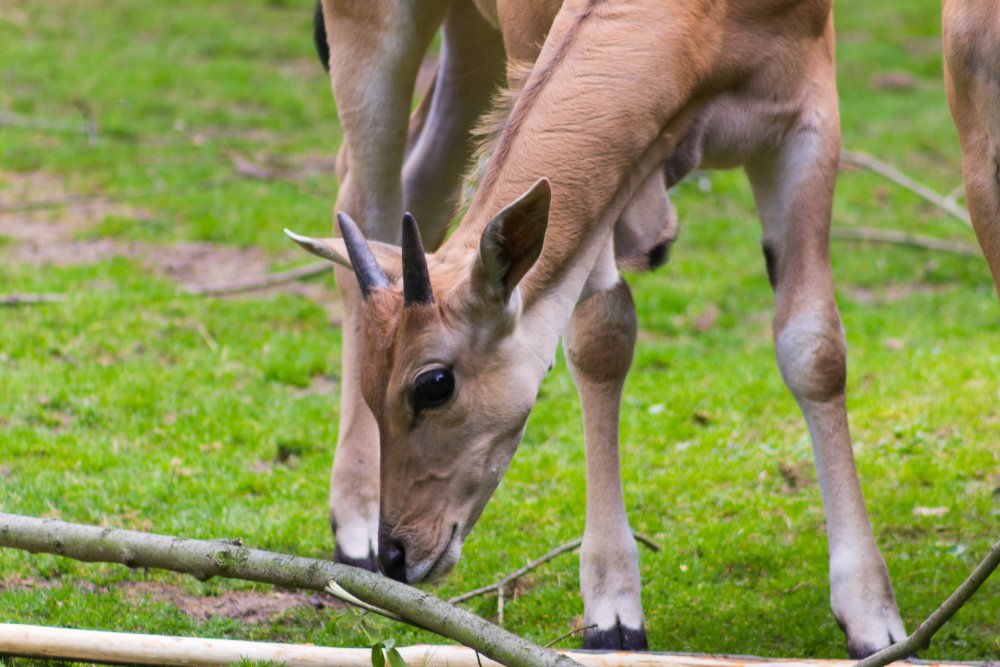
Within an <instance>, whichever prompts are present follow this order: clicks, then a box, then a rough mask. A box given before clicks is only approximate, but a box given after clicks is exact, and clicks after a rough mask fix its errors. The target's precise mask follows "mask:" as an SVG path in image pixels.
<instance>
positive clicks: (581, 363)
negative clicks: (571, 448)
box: [563, 250, 646, 650]
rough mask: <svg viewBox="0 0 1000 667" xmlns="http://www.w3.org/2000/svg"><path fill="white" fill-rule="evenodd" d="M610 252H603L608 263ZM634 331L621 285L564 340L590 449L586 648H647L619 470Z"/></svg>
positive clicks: (594, 297) (585, 310)
mask: <svg viewBox="0 0 1000 667" xmlns="http://www.w3.org/2000/svg"><path fill="white" fill-rule="evenodd" d="M610 254H611V253H610V250H609V251H607V252H605V253H603V255H604V256H605V257H606V258H608V259H609V258H610ZM609 261H611V262H613V259H609ZM613 275H614V277H615V278H616V279H617V274H616V273H615V274H613ZM636 328H637V325H636V316H635V305H634V304H633V303H632V295H631V293H630V292H629V288H628V285H626V284H625V283H624V282H621V281H620V280H618V281H616V282H614V283H613V284H612V285H611V286H610V287H607V288H604V289H597V290H596V291H593V292H591V293H590V295H589V296H587V297H585V298H584V300H583V301H581V302H580V303H578V304H577V306H576V309H575V310H574V311H573V316H572V318H571V319H570V324H569V328H568V330H567V332H566V335H565V337H564V340H563V343H564V348H565V350H566V358H567V360H568V361H569V366H570V371H571V372H572V374H573V380H574V381H575V382H576V386H577V391H578V392H579V394H580V399H581V401H582V403H583V421H584V442H585V445H586V449H587V525H586V528H585V530H584V533H583V546H582V548H581V550H580V588H581V593H582V595H583V615H584V625H585V626H596V627H591V628H588V629H587V630H585V631H584V635H583V645H584V648H593V649H614V650H645V649H646V630H645V627H644V625H643V616H642V600H641V596H640V581H639V554H638V550H637V549H636V544H635V539H634V538H633V537H632V533H631V531H630V530H629V525H628V517H627V516H626V514H625V503H624V499H623V496H622V484H621V475H620V472H619V464H618V417H619V410H620V407H621V395H622V386H623V385H624V382H625V376H626V375H627V374H628V369H629V366H630V365H631V363H632V352H633V350H634V348H635V338H636Z"/></svg>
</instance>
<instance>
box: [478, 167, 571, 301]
mask: <svg viewBox="0 0 1000 667" xmlns="http://www.w3.org/2000/svg"><path fill="white" fill-rule="evenodd" d="M551 199H552V188H551V186H550V185H549V181H548V179H546V178H540V179H538V180H537V181H536V182H535V184H534V185H532V186H531V188H529V189H528V191H527V192H526V193H524V194H523V195H521V197H520V199H518V200H517V201H515V202H514V203H513V204H510V205H509V206H507V207H506V208H505V209H503V210H502V211H500V212H499V213H497V214H496V217H494V218H493V219H492V220H490V222H489V224H488V225H486V229H485V231H483V236H482V238H481V239H480V242H479V257H478V259H477V260H476V266H475V269H474V274H473V275H474V278H473V283H474V285H475V286H476V288H477V289H479V290H481V291H485V292H487V293H489V294H492V295H495V296H497V297H500V298H501V299H502V300H503V302H504V303H506V302H507V301H508V299H510V295H511V294H512V293H513V292H514V289H515V288H516V287H517V284H518V283H519V282H521V279H522V278H524V275H525V274H526V273H527V272H528V271H529V270H530V269H531V267H532V266H534V265H535V261H536V260H537V259H538V257H539V255H541V254H542V242H543V241H544V239H545V229H546V227H547V226H548V223H549V202H550V201H551Z"/></svg>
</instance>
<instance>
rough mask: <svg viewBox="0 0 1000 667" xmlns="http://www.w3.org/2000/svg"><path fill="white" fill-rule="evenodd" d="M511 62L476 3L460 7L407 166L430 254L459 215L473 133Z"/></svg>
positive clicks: (406, 182) (444, 40)
mask: <svg viewBox="0 0 1000 667" xmlns="http://www.w3.org/2000/svg"><path fill="white" fill-rule="evenodd" d="M505 62H506V60H505V55H504V48H503V41H502V39H501V37H500V33H499V32H498V31H497V30H496V29H495V28H493V26H491V25H490V24H489V23H487V22H486V20H485V19H484V18H483V17H482V15H480V13H479V11H478V10H477V9H476V7H475V5H474V4H473V3H472V2H469V1H468V0H458V1H457V2H455V3H454V4H453V5H452V6H451V9H450V10H449V12H448V16H447V17H446V18H445V20H444V25H442V27H441V52H440V59H439V65H438V73H437V79H436V81H435V84H434V88H433V89H432V90H431V91H430V92H428V95H430V96H431V103H430V107H429V111H428V114H427V118H426V120H425V121H424V122H423V123H422V127H421V130H420V134H419V136H418V137H416V138H415V140H414V138H413V137H412V136H411V142H412V146H411V147H410V149H409V150H408V151H407V155H406V160H405V163H404V166H403V196H404V201H405V207H406V210H407V211H410V212H411V213H413V215H414V217H415V218H416V220H417V223H418V224H419V225H420V232H421V236H422V238H423V239H424V242H425V243H426V244H427V250H428V252H429V251H432V250H434V249H436V248H437V245H438V243H439V242H440V241H441V239H442V236H443V233H444V229H445V227H446V225H447V223H448V222H449V221H450V220H451V217H452V215H453V214H454V212H455V207H456V204H457V202H458V199H459V190H460V187H459V186H460V180H461V175H462V173H463V172H464V171H465V169H466V167H468V165H469V160H470V158H471V157H472V152H473V142H472V141H471V134H472V130H473V127H474V126H475V124H476V122H477V121H478V120H479V117H480V116H481V115H482V114H483V113H484V112H485V111H486V110H487V109H489V106H490V102H491V101H492V98H493V94H494V93H495V91H496V90H497V88H498V87H499V86H500V85H502V84H503V82H504V73H505Z"/></svg>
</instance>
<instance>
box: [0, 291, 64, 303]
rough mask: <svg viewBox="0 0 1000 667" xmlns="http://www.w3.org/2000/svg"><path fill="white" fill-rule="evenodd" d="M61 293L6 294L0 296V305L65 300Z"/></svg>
mask: <svg viewBox="0 0 1000 667" xmlns="http://www.w3.org/2000/svg"><path fill="white" fill-rule="evenodd" d="M65 300H66V297H65V296H64V295H62V294H7V295H3V296H0V306H28V305H32V304H38V303H58V302H60V301H65Z"/></svg>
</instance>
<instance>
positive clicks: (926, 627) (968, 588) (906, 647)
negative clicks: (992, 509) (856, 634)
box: [856, 541, 1000, 667]
mask: <svg viewBox="0 0 1000 667" xmlns="http://www.w3.org/2000/svg"><path fill="white" fill-rule="evenodd" d="M998 565H1000V541H997V543H996V544H994V545H993V547H992V548H991V549H990V551H989V553H987V554H986V557H985V558H984V559H983V560H982V561H980V563H979V565H977V566H976V569H974V570H973V571H972V574H970V575H969V576H968V578H966V580H965V581H963V582H962V585H961V586H959V587H958V588H957V589H955V592H954V593H952V594H951V595H950V596H948V599H947V600H945V601H944V602H943V603H941V606H940V607H938V608H937V609H935V610H934V613H932V614H931V615H930V616H928V617H927V619H926V620H925V621H924V622H923V623H921V624H920V627H919V628H917V629H916V630H915V631H914V632H913V634H911V635H910V636H909V637H907V638H906V639H904V640H903V641H901V642H899V643H897V644H893V645H892V646H889V647H887V648H884V649H882V650H881V651H879V652H878V653H875V654H874V655H870V656H868V657H867V658H865V659H864V660H859V661H858V663H857V665H856V667H884V666H885V665H888V664H889V663H891V662H895V661H896V660H902V659H904V658H907V657H909V656H911V655H913V654H915V653H916V652H917V651H920V650H922V649H925V648H927V647H928V646H930V644H931V638H932V637H933V636H934V633H936V632H937V631H938V630H940V629H941V626H943V625H944V624H945V623H947V622H948V621H949V620H950V619H951V617H952V616H954V615H955V613H956V612H958V610H959V609H961V608H962V605H964V604H965V603H966V602H968V601H969V598H971V597H972V596H973V595H974V594H975V592H976V591H977V590H979V587H980V586H982V585H983V582H984V581H986V580H987V579H988V578H989V576H990V575H991V574H993V571H994V570H995V569H997V566H998Z"/></svg>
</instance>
